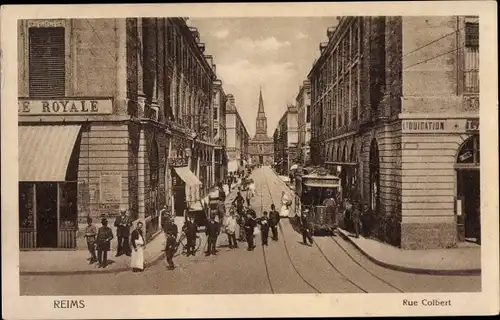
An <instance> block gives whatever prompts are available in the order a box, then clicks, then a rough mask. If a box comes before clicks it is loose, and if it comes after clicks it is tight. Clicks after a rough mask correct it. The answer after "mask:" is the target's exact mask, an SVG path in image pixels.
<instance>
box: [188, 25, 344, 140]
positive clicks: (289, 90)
mask: <svg viewBox="0 0 500 320" xmlns="http://www.w3.org/2000/svg"><path fill="white" fill-rule="evenodd" d="M336 24H337V20H336V17H324V18H323V17H311V18H302V17H300V18H297V17H281V18H223V19H213V18H196V19H195V18H190V19H189V20H188V25H189V26H193V27H197V28H198V31H199V32H200V38H201V39H200V42H202V43H205V48H206V50H205V54H206V55H212V56H213V57H214V63H215V64H216V73H217V77H218V78H219V79H220V80H222V83H223V88H224V91H225V92H226V94H229V93H231V94H233V95H234V98H235V102H236V107H237V108H238V112H239V113H240V115H241V118H242V119H243V122H244V124H245V126H246V128H247V130H248V132H249V134H250V135H251V136H253V135H254V133H255V119H256V117H257V110H258V102H259V88H260V87H262V97H263V100H264V108H265V112H266V116H267V129H268V135H269V136H270V137H272V135H273V133H274V129H275V128H276V125H277V123H278V121H279V119H280V118H281V116H282V115H283V113H284V112H285V110H286V106H287V104H288V103H293V104H295V98H296V96H297V93H298V90H299V87H300V85H301V84H302V82H303V81H304V80H306V79H307V75H308V73H309V71H310V70H311V67H312V65H313V62H314V60H315V59H316V58H318V57H319V43H320V42H324V41H326V40H327V36H326V30H327V28H328V27H331V26H334V25H336Z"/></svg>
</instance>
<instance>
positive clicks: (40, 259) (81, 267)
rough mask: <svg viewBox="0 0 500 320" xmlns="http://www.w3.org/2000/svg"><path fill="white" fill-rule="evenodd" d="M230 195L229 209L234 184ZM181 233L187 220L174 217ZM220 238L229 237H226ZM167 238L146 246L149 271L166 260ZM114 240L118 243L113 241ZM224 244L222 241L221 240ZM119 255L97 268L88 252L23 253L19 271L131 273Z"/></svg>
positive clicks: (125, 258) (112, 254)
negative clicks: (165, 240)
mask: <svg viewBox="0 0 500 320" xmlns="http://www.w3.org/2000/svg"><path fill="white" fill-rule="evenodd" d="M231 189H232V190H231V191H230V193H229V195H228V196H227V200H226V206H227V207H229V206H230V202H231V201H232V200H233V199H234V197H235V196H236V191H237V190H238V185H236V184H235V185H233V186H232V188H231ZM175 224H177V226H178V228H179V231H180V230H181V228H182V225H183V224H184V217H175ZM198 235H199V236H200V238H201V241H202V244H201V247H200V249H199V250H200V251H203V250H204V248H203V247H204V245H205V232H204V228H200V232H199V233H198ZM220 238H226V237H224V236H222V237H220ZM164 239H165V237H164V235H163V233H162V232H160V233H159V234H157V235H156V236H155V237H154V238H153V240H152V241H151V242H149V243H148V244H146V248H145V250H144V267H145V268H147V267H149V266H151V265H153V264H155V263H157V262H158V261H160V260H162V259H164V257H165V253H164V251H162V250H163V249H164V245H165V244H164ZM112 241H116V239H113V240H112ZM221 241H223V239H221ZM115 254H116V252H115V251H114V250H111V251H109V252H108V266H107V267H106V268H97V265H96V264H89V261H88V260H87V259H88V258H89V256H90V255H89V253H88V251H87V250H54V251H37V250H34V251H20V252H19V272H20V274H21V275H64V274H89V273H116V272H122V271H128V270H130V257H128V256H126V255H122V256H120V257H115Z"/></svg>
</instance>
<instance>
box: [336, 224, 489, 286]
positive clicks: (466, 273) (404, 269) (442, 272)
mask: <svg viewBox="0 0 500 320" xmlns="http://www.w3.org/2000/svg"><path fill="white" fill-rule="evenodd" d="M338 234H339V235H340V237H342V239H344V240H346V241H347V242H349V243H351V244H352V245H353V246H354V247H355V248H356V249H358V251H360V252H361V253H362V254H363V255H364V256H365V257H367V258H368V260H370V261H372V262H373V263H375V264H378V265H379V266H381V267H384V268H386V269H391V270H395V271H400V272H405V273H413V274H425V275H433V276H471V275H481V269H456V270H450V269H447V270H446V269H444V270H443V269H424V268H412V267H405V266H400V265H396V264H390V263H387V262H383V261H380V260H378V259H376V258H374V257H373V256H371V255H369V254H368V253H367V252H366V251H365V250H363V249H362V248H361V247H360V246H359V245H358V244H356V243H355V242H354V241H353V240H352V239H351V238H350V237H349V236H347V235H346V234H344V233H343V232H338Z"/></svg>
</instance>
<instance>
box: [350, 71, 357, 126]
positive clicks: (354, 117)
mask: <svg viewBox="0 0 500 320" xmlns="http://www.w3.org/2000/svg"><path fill="white" fill-rule="evenodd" d="M351 82H352V84H351V106H352V107H351V119H352V121H357V120H358V103H359V99H358V86H359V80H358V66H357V65H356V66H355V67H354V68H353V69H352V75H351Z"/></svg>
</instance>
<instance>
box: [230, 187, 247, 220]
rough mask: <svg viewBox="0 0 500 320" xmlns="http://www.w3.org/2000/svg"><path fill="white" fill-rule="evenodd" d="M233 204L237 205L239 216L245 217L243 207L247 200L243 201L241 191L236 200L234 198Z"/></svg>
mask: <svg viewBox="0 0 500 320" xmlns="http://www.w3.org/2000/svg"><path fill="white" fill-rule="evenodd" d="M232 204H233V205H234V204H236V212H237V213H238V215H240V216H241V215H243V206H244V204H245V199H243V196H242V195H241V192H240V191H238V193H237V194H236V198H234V200H233V202H232Z"/></svg>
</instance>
